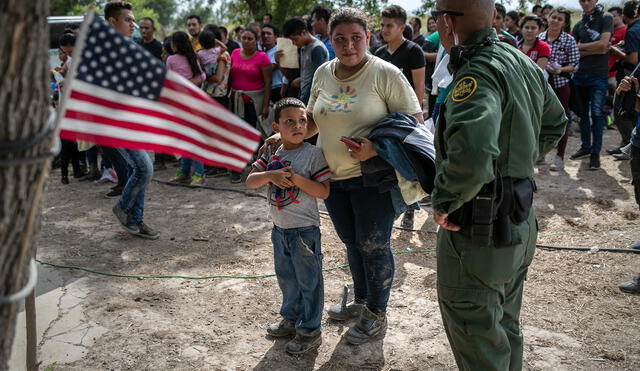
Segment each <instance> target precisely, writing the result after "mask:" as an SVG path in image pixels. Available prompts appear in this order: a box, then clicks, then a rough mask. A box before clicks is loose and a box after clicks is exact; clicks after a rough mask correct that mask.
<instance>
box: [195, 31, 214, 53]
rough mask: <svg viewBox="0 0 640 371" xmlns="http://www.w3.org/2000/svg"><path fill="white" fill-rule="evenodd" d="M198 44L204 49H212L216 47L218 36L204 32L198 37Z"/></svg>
mask: <svg viewBox="0 0 640 371" xmlns="http://www.w3.org/2000/svg"><path fill="white" fill-rule="evenodd" d="M198 42H200V45H201V46H202V49H211V48H213V47H214V46H216V36H215V35H214V34H213V32H210V31H202V32H200V35H198Z"/></svg>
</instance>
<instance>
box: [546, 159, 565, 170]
mask: <svg viewBox="0 0 640 371" xmlns="http://www.w3.org/2000/svg"><path fill="white" fill-rule="evenodd" d="M562 169H564V160H562V157H560V156H558V155H556V157H554V158H553V163H552V164H551V166H549V170H551V171H560V170H562Z"/></svg>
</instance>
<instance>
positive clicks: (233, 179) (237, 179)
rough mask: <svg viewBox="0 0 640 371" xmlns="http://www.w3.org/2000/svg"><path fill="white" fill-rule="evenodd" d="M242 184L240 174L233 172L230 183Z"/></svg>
mask: <svg viewBox="0 0 640 371" xmlns="http://www.w3.org/2000/svg"><path fill="white" fill-rule="evenodd" d="M241 182H242V174H240V173H236V172H235V171H233V172H231V183H233V184H238V183H241Z"/></svg>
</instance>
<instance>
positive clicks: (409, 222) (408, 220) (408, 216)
mask: <svg viewBox="0 0 640 371" xmlns="http://www.w3.org/2000/svg"><path fill="white" fill-rule="evenodd" d="M414 214H415V210H413V209H408V210H407V211H405V212H404V216H403V217H402V223H401V225H402V228H406V229H413V216H414Z"/></svg>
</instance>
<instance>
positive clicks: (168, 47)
mask: <svg viewBox="0 0 640 371" xmlns="http://www.w3.org/2000/svg"><path fill="white" fill-rule="evenodd" d="M162 49H164V52H165V53H167V54H168V55H174V54H176V53H174V52H173V48H172V47H171V36H167V37H165V38H164V40H163V41H162Z"/></svg>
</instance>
